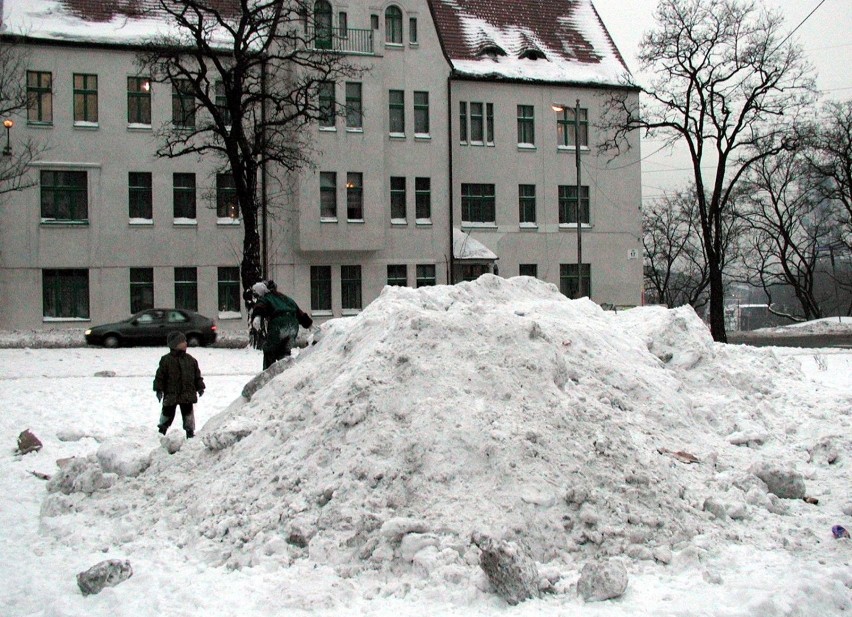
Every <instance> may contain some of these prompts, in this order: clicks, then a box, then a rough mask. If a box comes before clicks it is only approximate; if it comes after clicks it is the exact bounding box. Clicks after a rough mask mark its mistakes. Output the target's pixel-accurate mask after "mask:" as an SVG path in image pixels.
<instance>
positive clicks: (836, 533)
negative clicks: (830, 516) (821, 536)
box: [831, 525, 849, 539]
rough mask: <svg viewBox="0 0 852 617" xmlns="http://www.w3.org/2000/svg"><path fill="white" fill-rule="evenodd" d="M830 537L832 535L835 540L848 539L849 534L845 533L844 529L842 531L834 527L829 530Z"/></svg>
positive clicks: (838, 526)
mask: <svg viewBox="0 0 852 617" xmlns="http://www.w3.org/2000/svg"><path fill="white" fill-rule="evenodd" d="M831 535H833V536H834V537H835V538H837V539H840V538H848V537H849V532H848V531H846V529H844V528H843V527H841V526H840V525H835V526H834V527H832V528H831Z"/></svg>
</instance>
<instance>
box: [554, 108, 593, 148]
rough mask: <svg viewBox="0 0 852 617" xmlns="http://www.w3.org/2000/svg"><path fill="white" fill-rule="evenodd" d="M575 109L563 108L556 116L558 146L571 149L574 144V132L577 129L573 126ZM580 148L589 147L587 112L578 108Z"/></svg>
mask: <svg viewBox="0 0 852 617" xmlns="http://www.w3.org/2000/svg"><path fill="white" fill-rule="evenodd" d="M574 112H575V109H574V108H573V107H566V108H563V110H562V111H561V112H559V114H558V115H557V116H556V140H557V144H558V145H560V146H566V147H570V148H573V147H574V146H575V145H576V144H575V137H574V132H575V130H576V129H577V127H576V126H575V124H574V115H575V113H574ZM579 129H580V146H581V147H582V146H586V147H588V145H589V110H588V109H583V108H582V107H581V108H580V126H579Z"/></svg>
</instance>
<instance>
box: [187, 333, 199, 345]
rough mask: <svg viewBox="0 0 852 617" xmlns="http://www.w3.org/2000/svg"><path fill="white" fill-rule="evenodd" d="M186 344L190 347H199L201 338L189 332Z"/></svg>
mask: <svg viewBox="0 0 852 617" xmlns="http://www.w3.org/2000/svg"><path fill="white" fill-rule="evenodd" d="M186 344H187V345H189V346H190V347H200V346H201V339H200V338H198V336H196V335H195V334H190V335H189V336H188V337H187V338H186Z"/></svg>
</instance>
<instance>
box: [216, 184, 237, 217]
mask: <svg viewBox="0 0 852 617" xmlns="http://www.w3.org/2000/svg"><path fill="white" fill-rule="evenodd" d="M216 216H217V217H219V218H220V219H224V218H228V219H232V220H236V219H238V218H239V217H240V204H239V202H238V201H237V185H236V184H235V182H234V174H216Z"/></svg>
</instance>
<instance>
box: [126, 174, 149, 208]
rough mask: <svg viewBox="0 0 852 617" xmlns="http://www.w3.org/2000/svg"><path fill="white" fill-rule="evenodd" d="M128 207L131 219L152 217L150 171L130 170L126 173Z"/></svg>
mask: <svg viewBox="0 0 852 617" xmlns="http://www.w3.org/2000/svg"><path fill="white" fill-rule="evenodd" d="M127 178H128V179H127V191H128V200H129V203H128V209H129V216H130V218H132V219H151V218H152V217H153V192H152V188H151V185H152V179H151V174H150V172H144V171H131V172H130V173H129V174H127Z"/></svg>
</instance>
